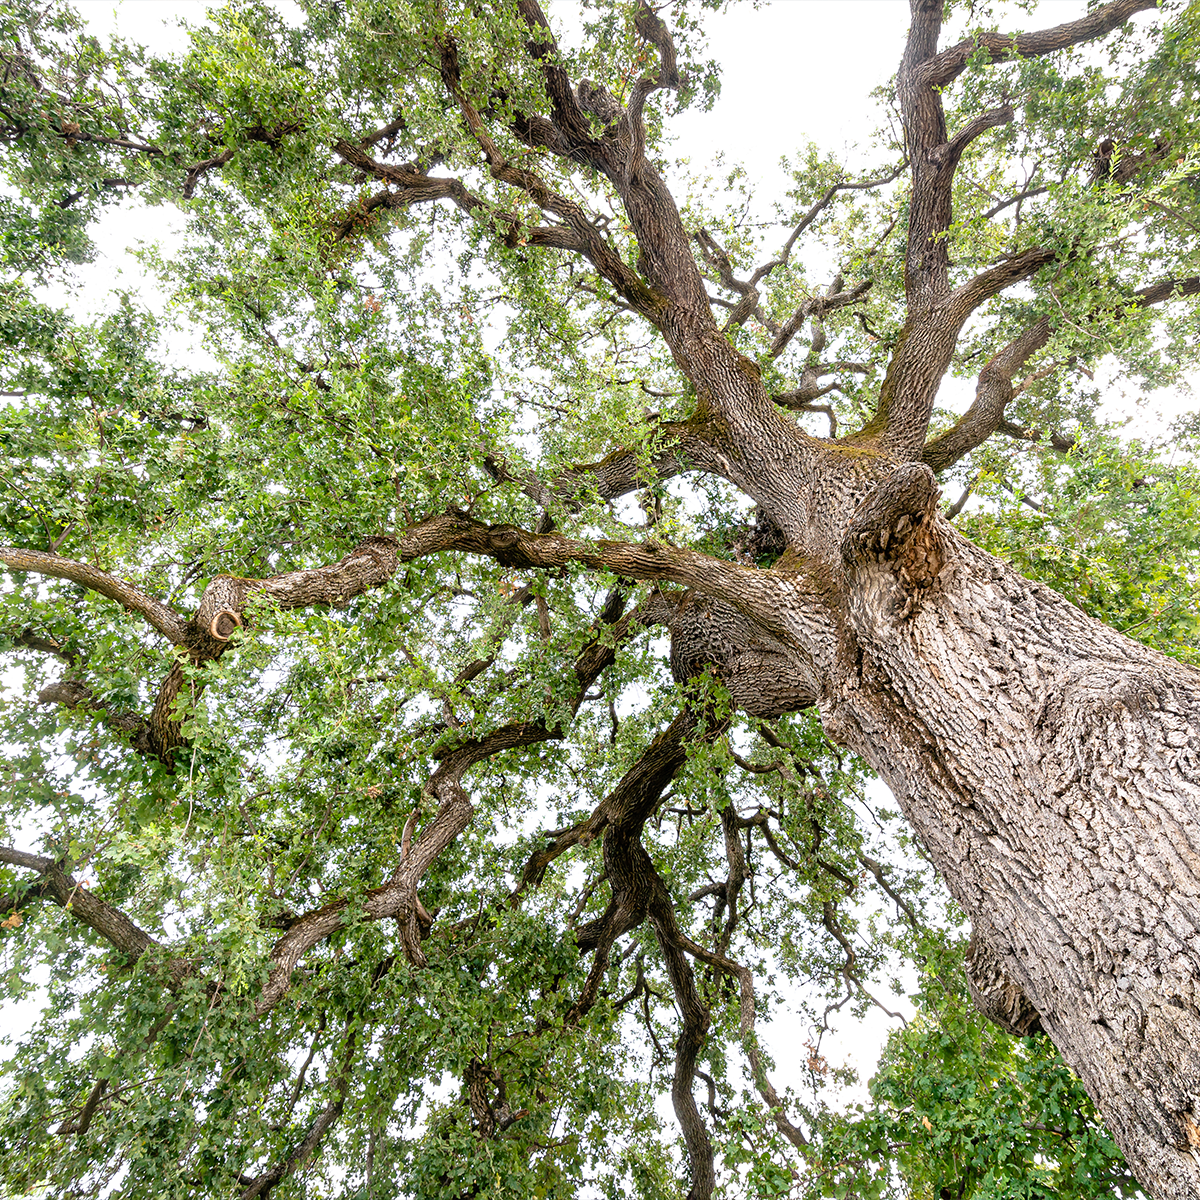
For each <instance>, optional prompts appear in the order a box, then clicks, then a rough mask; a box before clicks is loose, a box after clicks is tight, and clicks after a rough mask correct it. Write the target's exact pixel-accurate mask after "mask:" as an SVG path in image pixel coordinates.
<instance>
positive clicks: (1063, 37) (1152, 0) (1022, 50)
mask: <svg viewBox="0 0 1200 1200" xmlns="http://www.w3.org/2000/svg"><path fill="white" fill-rule="evenodd" d="M1157 7H1158V3H1157V0H1112V3H1110V4H1102V5H1101V6H1100V7H1099V8H1095V9H1093V10H1092V11H1091V12H1090V13H1088V14H1087V16H1085V17H1080V18H1079V19H1078V20H1075V21H1065V22H1063V24H1061V25H1054V26H1052V27H1051V28H1049V29H1039V30H1036V31H1035V32H1033V33H1021V34H1017V35H1015V36H1013V35H1010V34H1002V33H980V34H977V35H976V36H974V37H969V38H964V39H963V40H962V41H961V42H958V43H956V44H955V45H953V46H951V47H950V48H949V49H948V50H943V51H942V52H941V53H940V54H937V55H935V56H933V57H932V58H930V59H928V60H927V61H926V62H925V64H924V65H923V66H922V68H921V80H922V82H923V83H926V84H928V85H929V86H931V87H945V86H946V85H947V84H948V83H950V82H951V81H953V80H954V79H957V78H958V76H959V75H961V74H962V73H963V71H965V70H966V68H967V63H968V62H969V61H970V60H971V58H973V57H974V56H975V55H977V54H978V53H979V51H981V50H982V51H984V52H985V53H986V55H987V61H989V62H992V63H1002V62H1007V61H1008V60H1010V59H1013V58H1036V57H1038V56H1039V55H1042V54H1053V53H1054V52H1055V51H1056V50H1066V49H1067V48H1068V47H1070V46H1078V45H1079V44H1080V43H1081V42H1091V41H1095V40H1096V39H1097V38H1101V37H1104V35H1105V34H1107V33H1111V32H1112V31H1113V30H1114V29H1117V28H1119V27H1120V26H1121V25H1124V24H1125V22H1126V21H1128V20H1129V19H1130V17H1132V16H1134V15H1135V14H1136V13H1139V12H1145V11H1146V10H1147V9H1151V8H1157Z"/></svg>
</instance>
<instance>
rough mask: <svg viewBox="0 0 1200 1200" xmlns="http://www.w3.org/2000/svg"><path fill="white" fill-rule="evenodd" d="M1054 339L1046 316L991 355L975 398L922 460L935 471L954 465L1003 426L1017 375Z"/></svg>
mask: <svg viewBox="0 0 1200 1200" xmlns="http://www.w3.org/2000/svg"><path fill="white" fill-rule="evenodd" d="M1049 340H1050V321H1049V319H1048V318H1047V317H1043V318H1042V319H1041V320H1040V321H1037V322H1035V323H1034V324H1033V325H1031V326H1030V327H1029V328H1028V329H1026V330H1025V331H1024V332H1023V333H1020V334H1018V335H1017V336H1016V337H1015V338H1013V340H1012V341H1011V342H1009V343H1008V345H1007V346H1005V347H1004V348H1003V349H1002V350H999V351H997V352H996V353H995V354H993V355H992V357H991V358H990V359H988V361H987V364H986V365H985V366H984V368H983V370H982V371H980V372H979V380H978V383H977V384H976V386H975V400H974V402H973V403H972V405H971V407H970V408H969V409H967V411H966V412H965V413H964V414H963V416H962V417H961V418H960V419H959V420H958V421H957V422H955V424H954V425H953V426H951V428H949V429H948V430H946V432H945V433H942V434H939V435H938V436H937V437H936V438H933V439H932V440H931V441H930V442H928V443H927V444H926V446H925V449H924V450H923V451H922V452H921V461H922V462H923V463H925V465H926V466H928V467H930V468H931V469H932V470H933V472H934V473H935V474H937V473H939V472H941V471H944V470H946V468H947V467H951V466H953V465H954V464H955V463H956V462H958V460H959V459H960V458H962V457H963V456H964V455H966V454H969V453H970V452H971V451H972V450H974V449H975V447H976V446H981V445H983V443H984V442H986V441H987V439H988V438H990V437H991V436H992V434H993V433H995V432H996V430H997V429H999V427H1000V424H1001V422H1002V421H1003V420H1004V411H1005V409H1006V408H1007V407H1008V404H1009V402H1010V401H1011V400H1012V398H1013V395H1014V391H1013V377H1014V376H1015V375H1016V373H1017V372H1018V371H1019V370H1020V369H1021V367H1023V366H1024V365H1025V363H1027V362H1028V361H1029V360H1030V359H1031V358H1032V357H1033V356H1034V355H1035V354H1036V353H1037V352H1038V351H1039V350H1040V349H1042V347H1043V346H1045V344H1046V343H1047V342H1048V341H1049Z"/></svg>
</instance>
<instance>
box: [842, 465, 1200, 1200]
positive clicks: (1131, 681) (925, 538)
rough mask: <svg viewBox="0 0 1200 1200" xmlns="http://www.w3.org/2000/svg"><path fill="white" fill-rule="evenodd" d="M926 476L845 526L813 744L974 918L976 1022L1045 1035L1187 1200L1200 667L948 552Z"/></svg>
mask: <svg viewBox="0 0 1200 1200" xmlns="http://www.w3.org/2000/svg"><path fill="white" fill-rule="evenodd" d="M923 470H924V469H923V468H921V467H919V466H916V465H909V466H906V467H902V468H900V470H899V471H897V472H896V474H895V475H894V476H893V477H892V480H890V481H888V482H887V483H885V484H884V485H883V486H882V487H881V488H879V489H877V490H876V493H875V494H873V496H872V497H869V498H868V500H867V502H866V503H865V504H864V505H862V506H861V507H860V509H859V511H858V513H857V514H856V516H855V518H854V519H853V520H852V522H851V524H850V530H849V533H848V535H847V538H846V540H845V543H844V547H843V548H844V553H845V556H846V575H847V578H848V581H849V587H848V592H847V594H846V600H847V609H846V612H847V617H848V619H847V621H846V623H845V625H844V626H843V627H842V629H841V630H840V642H839V648H838V661H837V664H836V667H835V668H834V670H832V671H831V672H830V673H829V676H828V685H827V688H826V691H825V694H824V696H823V697H822V700H821V703H820V707H821V712H822V715H823V718H824V722H825V727H826V729H827V730H828V731H829V733H830V734H831V735H832V736H833V737H834V738H836V739H837V740H838V741H839V742H842V743H844V744H845V745H847V746H849V747H850V748H852V749H853V750H854V751H856V752H857V753H859V754H861V755H862V756H863V757H864V758H866V759H867V760H868V761H869V762H870V763H871V764H872V765H873V766H874V767H875V768H876V769H877V770H878V771H879V773H880V775H881V776H882V777H883V778H884V780H886V782H887V783H888V785H889V786H890V787H891V789H892V790H893V792H894V793H895V795H896V798H897V800H898V802H899V803H900V805H901V806H902V808H903V810H904V812H905V815H906V816H907V817H908V819H909V821H910V822H911V823H912V825H913V827H914V828H915V830H916V831H917V833H918V835H919V836H920V838H921V840H922V842H923V844H924V846H925V848H926V849H927V851H928V853H929V854H930V856H931V858H932V859H933V861H934V863H935V864H936V866H937V868H938V870H939V871H940V872H941V874H942V877H943V878H944V879H945V880H946V883H947V885H948V886H949V888H950V891H951V893H952V894H953V895H954V897H955V899H956V900H957V901H958V902H959V903H960V904H961V905H962V906H963V908H964V909H965V911H966V912H967V914H968V915H969V916H970V918H971V922H972V925H973V927H974V932H975V953H973V955H972V962H971V968H972V970H971V974H972V984H973V990H974V991H975V993H976V997H977V999H979V1000H981V1001H983V1003H982V1004H981V1007H982V1008H983V1009H984V1011H985V1012H986V1013H988V1015H989V1016H992V1017H993V1019H999V1020H1000V1022H1001V1023H1002V1024H1004V1025H1005V1026H1006V1027H1007V1028H1009V1029H1010V1031H1013V1032H1017V1033H1024V1032H1029V1031H1030V1030H1031V1029H1033V1028H1036V1025H1037V1023H1038V1021H1039V1020H1040V1025H1041V1027H1042V1028H1044V1029H1045V1031H1046V1032H1047V1033H1049V1035H1050V1036H1051V1038H1052V1039H1053V1040H1054V1043H1055V1044H1056V1045H1057V1046H1058V1048H1059V1049H1060V1050H1061V1051H1062V1054H1063V1057H1064V1058H1065V1059H1066V1060H1067V1062H1068V1063H1070V1065H1071V1066H1072V1067H1073V1068H1074V1069H1075V1070H1076V1071H1077V1072H1078V1073H1079V1075H1080V1077H1081V1078H1082V1080H1083V1082H1084V1084H1085V1086H1086V1087H1087V1089H1088V1092H1089V1093H1090V1094H1091V1095H1092V1096H1093V1097H1094V1099H1095V1100H1096V1102H1097V1105H1098V1107H1099V1109H1100V1111H1101V1113H1102V1115H1103V1117H1104V1120H1105V1121H1106V1123H1107V1124H1108V1127H1109V1129H1110V1130H1111V1132H1112V1134H1113V1136H1114V1137H1115V1139H1116V1140H1117V1142H1118V1144H1119V1145H1120V1146H1121V1149H1122V1150H1123V1152H1124V1153H1125V1155H1126V1157H1127V1158H1128V1160H1129V1162H1130V1165H1131V1166H1132V1167H1133V1169H1134V1171H1135V1173H1136V1174H1137V1176H1138V1178H1139V1179H1140V1180H1141V1181H1142V1182H1143V1184H1145V1186H1146V1187H1147V1188H1148V1190H1149V1191H1150V1192H1151V1193H1152V1194H1153V1195H1155V1196H1156V1197H1159V1198H1160V1200H1167V1198H1170V1200H1184V1198H1195V1197H1200V994H1198V992H1197V986H1196V981H1197V974H1198V971H1200V821H1198V816H1200V673H1197V672H1196V671H1194V670H1192V669H1191V668H1189V667H1186V666H1184V665H1182V664H1180V663H1178V662H1175V661H1173V660H1171V659H1168V658H1166V657H1164V656H1162V655H1160V654H1158V653H1157V652H1155V651H1153V650H1150V649H1147V648H1146V647H1144V646H1141V645H1138V644H1137V643H1134V642H1132V641H1130V640H1129V639H1127V638H1125V637H1123V636H1122V635H1120V634H1118V633H1116V632H1115V631H1113V630H1111V629H1109V628H1108V627H1106V626H1104V625H1102V624H1100V623H1099V622H1097V621H1094V620H1092V619H1091V618H1089V617H1088V616H1086V615H1085V614H1084V613H1082V612H1081V611H1080V610H1079V609H1077V608H1075V607H1074V606H1073V605H1071V604H1069V603H1068V602H1067V601H1066V600H1064V599H1063V598H1062V597H1061V596H1059V595H1058V594H1057V593H1055V592H1053V591H1050V590H1049V589H1047V588H1045V587H1042V586H1040V585H1038V584H1036V583H1031V582H1030V581H1029V580H1026V579H1024V578H1022V577H1020V576H1019V575H1017V574H1016V573H1015V572H1013V571H1011V570H1009V569H1008V568H1007V567H1005V566H1004V565H1003V564H1002V563H1001V562H999V561H998V560H996V559H994V558H992V557H991V556H990V555H987V554H985V553H983V552H982V551H980V550H979V549H978V548H976V547H975V546H973V545H972V544H971V543H969V542H967V541H966V540H965V539H963V538H962V537H960V536H959V535H957V534H956V533H955V532H954V531H953V530H952V529H951V528H950V527H949V525H948V524H947V523H946V522H944V521H941V520H940V519H939V518H937V517H936V516H935V515H934V514H933V511H932V507H931V504H930V503H929V502H930V500H931V499H932V496H933V491H932V489H933V483H932V477H931V476H930V475H928V473H926V474H925V475H924V476H922V475H921V472H922V471H923ZM922 479H923V480H924V484H923V485H922V482H921V480H922ZM902 482H903V483H905V485H906V486H904V487H902V486H901V483H902ZM881 493H883V494H885V495H884V499H883V502H880V494H881ZM873 504H874V505H875V511H873V512H872V511H871V510H872V505H873ZM922 566H923V567H924V568H925V576H924V578H923V579H922V578H920V577H919V576H920V573H921V568H922ZM906 576H907V578H906ZM1018 989H1019V991H1018ZM1022 994H1023V995H1022ZM989 1000H990V1001H991V1003H990V1004H989ZM1006 1012H1007V1013H1008V1014H1009V1016H1008V1018H1007V1019H1006V1018H1005V1015H1004V1014H1005V1013H1006Z"/></svg>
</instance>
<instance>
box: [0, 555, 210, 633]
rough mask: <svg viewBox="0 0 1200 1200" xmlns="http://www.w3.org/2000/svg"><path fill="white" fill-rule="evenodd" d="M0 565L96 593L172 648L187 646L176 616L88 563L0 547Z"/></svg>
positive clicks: (148, 597)
mask: <svg viewBox="0 0 1200 1200" xmlns="http://www.w3.org/2000/svg"><path fill="white" fill-rule="evenodd" d="M0 562H2V563H4V565H5V566H7V567H8V569H9V570H10V571H33V572H35V573H36V574H38V575H47V576H50V577H51V578H54V579H69V580H70V581H71V582H72V583H77V584H79V585H80V586H81V587H85V588H89V589H90V590H91V591H93V592H99V593H100V595H102V596H107V597H108V598H109V599H110V600H115V601H116V602H117V603H118V604H121V605H124V607H125V608H127V609H131V610H132V611H134V612H137V613H140V614H141V615H142V616H143V617H145V619H146V620H147V621H148V622H149V623H150V624H151V625H153V626H154V628H155V629H157V630H158V632H159V633H161V634H162V635H163V637H165V638H167V639H168V640H169V641H172V642H174V643H175V645H177V646H182V645H185V644H186V642H187V631H186V623H185V621H184V620H183V618H182V617H181V616H179V614H178V613H176V612H175V611H174V610H173V609H170V608H168V607H167V606H166V605H165V604H162V603H160V602H159V601H157V600H155V599H154V598H153V597H152V596H147V595H146V593H145V592H143V591H142V590H141V589H140V588H137V587H134V585H133V584H132V583H127V582H126V581H125V580H124V579H118V578H117V577H116V576H115V575H110V574H109V573H108V572H107V571H101V570H99V569H97V568H96V567H92V566H89V565H88V564H87V563H81V562H76V561H75V560H74V559H70V558H61V557H60V556H59V555H57V554H44V553H43V552H42V551H40V550H22V549H20V548H19V547H17V546H0Z"/></svg>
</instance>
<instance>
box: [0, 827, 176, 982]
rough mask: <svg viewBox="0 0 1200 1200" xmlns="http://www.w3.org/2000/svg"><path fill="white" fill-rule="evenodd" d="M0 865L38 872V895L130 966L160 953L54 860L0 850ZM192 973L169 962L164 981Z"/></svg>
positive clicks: (116, 910) (151, 941)
mask: <svg viewBox="0 0 1200 1200" xmlns="http://www.w3.org/2000/svg"><path fill="white" fill-rule="evenodd" d="M0 863H4V864H6V865H8V866H12V867H23V868H25V869H27V870H31V871H36V872H38V874H39V875H41V876H42V879H43V885H42V888H41V892H40V894H41V895H43V896H46V897H48V898H49V899H51V900H53V901H54V903H55V904H57V905H59V907H60V908H62V909H64V910H65V911H66V912H68V913H69V914H70V915H71V917H72V918H74V919H75V920H76V921H79V922H80V923H81V924H83V925H86V926H87V927H88V928H89V929H91V930H93V931H94V932H96V933H98V934H99V935H100V936H101V937H102V938H103V939H104V940H105V941H106V942H108V943H109V945H111V946H112V947H113V948H114V949H115V950H119V951H120V952H121V953H122V954H124V955H125V957H126V960H127V962H128V964H129V965H130V966H132V965H133V964H134V963H136V962H137V961H138V959H140V958H141V957H142V955H143V954H145V953H146V952H147V951H148V950H155V949H158V950H161V949H162V945H161V943H159V942H157V941H155V940H154V938H152V937H151V936H150V935H149V934H148V933H147V932H146V931H145V930H144V929H141V928H139V927H138V926H137V925H135V924H134V923H133V922H132V921H131V920H130V919H129V918H128V917H127V916H126V915H125V914H124V913H123V912H122V911H121V910H120V909H119V908H114V907H113V906H112V905H111V904H109V903H108V902H107V901H104V900H101V899H100V897H99V896H97V895H96V894H95V893H94V892H91V891H89V890H88V889H87V888H86V887H84V886H83V884H81V883H79V882H78V881H77V880H76V879H74V878H73V877H72V876H70V875H68V874H67V873H66V872H65V871H64V870H63V869H62V867H61V866H60V865H59V864H58V863H57V862H55V860H54V859H52V858H46V857H44V856H43V855H40V854H30V853H27V852H26V851H24V850H16V849H13V848H12V847H11V846H0ZM192 970H193V967H192V964H191V963H189V962H187V961H186V960H184V959H181V958H173V959H171V960H170V961H169V963H168V965H167V973H168V979H169V981H170V983H171V984H172V985H178V984H179V983H180V982H181V981H182V980H183V979H184V977H185V976H187V975H189V974H191V972H192Z"/></svg>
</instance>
